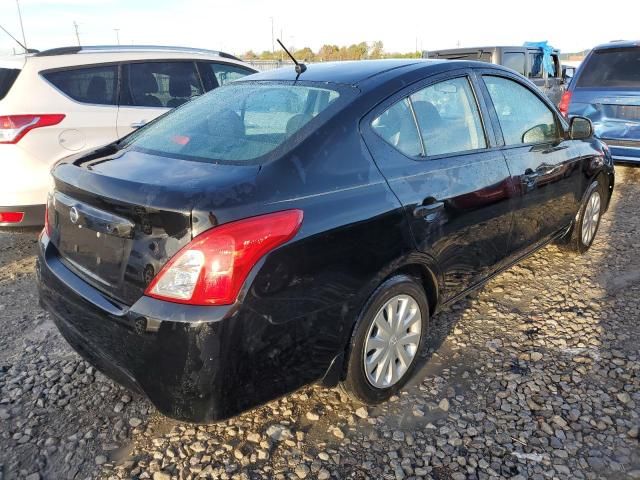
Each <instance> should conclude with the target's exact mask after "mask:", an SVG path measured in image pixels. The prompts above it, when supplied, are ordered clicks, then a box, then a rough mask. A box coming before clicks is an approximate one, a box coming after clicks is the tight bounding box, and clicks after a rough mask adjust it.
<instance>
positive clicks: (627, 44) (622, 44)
mask: <svg viewBox="0 0 640 480" xmlns="http://www.w3.org/2000/svg"><path fill="white" fill-rule="evenodd" d="M632 47H640V40H614V41H612V42H609V43H603V44H601V45H598V46H596V47H594V48H593V49H594V50H607V49H609V48H632Z"/></svg>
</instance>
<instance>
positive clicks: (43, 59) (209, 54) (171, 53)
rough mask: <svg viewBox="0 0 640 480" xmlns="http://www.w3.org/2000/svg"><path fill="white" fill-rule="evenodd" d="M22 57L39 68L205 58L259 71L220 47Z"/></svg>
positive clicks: (106, 49) (77, 50)
mask: <svg viewBox="0 0 640 480" xmlns="http://www.w3.org/2000/svg"><path fill="white" fill-rule="evenodd" d="M22 58H26V65H27V66H28V65H33V67H34V68H37V69H38V70H42V69H47V68H58V67H72V66H80V65H93V64H100V63H118V62H127V61H145V60H150V61H154V60H198V59H202V60H214V61H219V62H225V63H232V64H237V65H242V66H244V67H247V68H250V69H251V70H254V71H255V69H254V68H252V67H250V66H249V65H247V64H246V63H244V62H243V61H242V60H240V59H238V58H236V57H234V56H233V55H230V54H228V53H224V52H220V51H217V50H205V49H201V48H190V47H171V46H157V45H97V46H82V47H78V46H76V47H59V48H53V49H49V50H44V51H42V52H38V53H35V54H34V53H30V54H27V55H26V56H24V55H22Z"/></svg>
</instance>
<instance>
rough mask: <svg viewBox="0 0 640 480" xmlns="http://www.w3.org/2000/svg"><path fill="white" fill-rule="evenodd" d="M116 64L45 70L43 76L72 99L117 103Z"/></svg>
mask: <svg viewBox="0 0 640 480" xmlns="http://www.w3.org/2000/svg"><path fill="white" fill-rule="evenodd" d="M117 76H118V67H117V66H115V65H108V66H101V67H89V68H74V69H67V70H59V71H56V72H45V73H43V77H44V78H46V79H47V80H48V81H49V82H51V83H52V84H53V85H54V86H55V87H56V88H57V89H58V90H60V91H61V92H62V93H64V94H65V95H67V96H69V97H71V98H72V99H74V100H76V101H78V102H82V103H90V104H94V105H115V104H116V83H117Z"/></svg>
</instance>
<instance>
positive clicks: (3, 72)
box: [0, 68, 20, 100]
mask: <svg viewBox="0 0 640 480" xmlns="http://www.w3.org/2000/svg"><path fill="white" fill-rule="evenodd" d="M19 74H20V70H19V69H17V68H0V100H2V99H3V98H4V97H6V96H7V93H9V90H11V87H12V86H13V84H14V82H15V81H16V78H18V75H19Z"/></svg>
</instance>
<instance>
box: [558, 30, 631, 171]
mask: <svg viewBox="0 0 640 480" xmlns="http://www.w3.org/2000/svg"><path fill="white" fill-rule="evenodd" d="M559 108H560V112H562V114H563V115H565V116H568V117H572V116H576V115H580V116H584V117H587V118H589V119H590V120H591V121H592V122H593V125H594V129H595V134H596V136H597V137H599V138H600V139H601V140H604V141H605V142H606V143H607V145H608V146H609V148H610V149H611V155H612V156H613V159H614V160H615V161H617V162H633V163H640V41H634V42H627V41H624V42H622V41H620V42H611V43H607V44H605V45H599V46H597V47H595V48H594V49H593V50H592V51H591V52H590V53H589V55H588V56H587V58H586V59H585V60H584V62H583V63H582V65H581V66H580V68H579V69H578V72H577V73H576V76H575V77H574V78H573V80H572V81H571V84H570V85H569V88H568V89H567V91H566V92H565V93H564V95H563V96H562V100H561V101H560V105H559Z"/></svg>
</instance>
